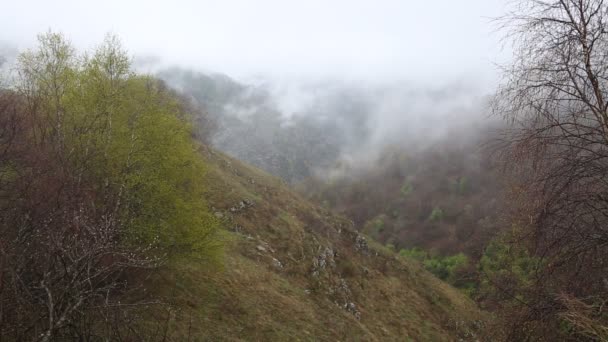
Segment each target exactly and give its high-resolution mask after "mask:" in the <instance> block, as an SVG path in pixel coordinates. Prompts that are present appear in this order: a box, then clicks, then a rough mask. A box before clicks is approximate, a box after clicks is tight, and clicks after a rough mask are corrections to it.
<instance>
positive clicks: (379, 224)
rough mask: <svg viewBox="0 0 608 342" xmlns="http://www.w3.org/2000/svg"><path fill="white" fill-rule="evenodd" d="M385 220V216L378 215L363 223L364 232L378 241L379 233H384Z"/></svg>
mask: <svg viewBox="0 0 608 342" xmlns="http://www.w3.org/2000/svg"><path fill="white" fill-rule="evenodd" d="M386 220H387V217H386V215H385V214H380V215H378V216H376V217H375V218H374V219H372V220H370V221H367V222H366V223H365V231H366V232H367V233H368V234H369V235H370V236H372V237H373V238H374V239H378V237H379V235H380V233H382V232H383V231H384V226H385V221H386Z"/></svg>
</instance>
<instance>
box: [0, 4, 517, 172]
mask: <svg viewBox="0 0 608 342" xmlns="http://www.w3.org/2000/svg"><path fill="white" fill-rule="evenodd" d="M4 7H5V9H6V10H7V13H22V12H28V20H18V19H16V17H9V18H5V20H3V21H2V22H0V30H2V32H3V35H2V36H0V46H2V47H4V48H0V55H2V56H4V57H1V58H2V59H0V64H4V67H3V69H4V70H7V69H9V67H8V65H9V64H10V61H12V60H14V57H15V55H16V51H24V50H25V49H28V48H31V47H33V46H35V40H36V34H39V33H41V32H45V31H47V30H53V31H59V32H62V33H64V34H66V36H67V37H68V38H69V39H70V40H71V42H72V43H73V44H74V45H75V46H76V47H77V48H81V49H91V48H93V47H95V46H96V44H98V42H99V41H101V40H102V39H103V36H104V35H105V34H107V33H112V34H116V35H118V36H119V37H120V39H121V40H122V42H123V45H124V46H125V47H126V48H127V49H128V51H129V53H130V54H131V56H132V57H133V61H134V64H135V66H136V68H137V69H138V70H139V71H141V72H145V73H150V74H154V75H157V76H159V77H160V78H162V79H164V80H165V81H166V82H167V83H168V84H169V85H170V86H172V87H174V88H176V89H177V90H178V91H180V92H181V93H183V94H185V95H186V96H187V97H189V98H190V99H191V100H193V101H194V102H196V104H197V106H200V107H202V108H204V110H205V111H206V113H207V114H208V115H209V116H210V117H211V118H212V119H213V121H214V122H215V126H214V127H213V128H209V127H199V129H201V130H210V129H211V130H213V132H212V134H210V141H211V143H212V144H213V145H214V146H215V147H216V148H218V149H220V150H223V151H225V152H227V153H229V154H231V155H233V156H235V157H237V158H239V159H243V160H245V161H248V162H250V163H253V164H254V165H257V166H259V167H261V168H263V169H265V170H267V171H270V172H271V173H274V174H275V175H279V176H281V177H283V178H284V179H286V180H287V181H290V182H295V181H298V180H302V179H305V178H306V177H309V176H312V175H317V176H319V175H325V176H327V175H336V174H338V173H339V172H337V171H336V170H338V169H339V168H337V166H336V165H340V167H344V165H348V166H349V168H362V167H366V166H367V165H373V164H374V163H375V160H376V159H377V158H378V157H379V156H380V155H381V154H382V151H383V150H385V149H386V148H388V147H390V146H400V148H403V149H407V150H410V151H413V150H416V151H421V150H424V149H426V148H428V147H430V146H433V144H436V143H439V142H441V143H450V144H457V143H462V142H463V141H472V140H475V137H477V136H478V135H481V134H484V130H486V129H487V127H489V125H490V122H491V120H488V114H489V113H488V109H487V106H486V98H487V96H488V95H490V94H492V92H493V89H494V86H495V84H496V82H497V77H496V74H497V73H496V67H495V65H496V64H497V63H502V62H504V61H505V60H506V59H507V58H506V56H508V55H509V51H508V49H504V48H503V46H502V45H501V44H500V42H499V37H498V36H497V35H496V33H495V27H494V26H493V24H492V19H491V18H493V17H496V16H498V15H500V13H502V12H503V10H504V5H503V2H502V1H501V0H491V1H487V0H486V1H482V0H475V1H469V2H467V3H466V4H465V3H457V2H453V1H447V0H442V1H436V2H433V3H422V2H403V1H392V0H382V1H342V0H340V1H332V2H330V3H328V2H323V1H307V2H284V1H283V2H282V1H276V0H265V1H260V2H256V3H255V4H254V3H251V2H247V1H241V0H230V1H221V2H216V1H187V0H179V1H175V2H171V3H163V2H160V1H153V2H149V1H147V2H143V1H129V2H128V3H118V2H117V1H113V0H112V1H109V2H107V3H106V4H104V6H95V7H93V6H92V5H91V4H88V3H86V2H71V1H67V0H64V1H56V2H52V3H50V2H46V1H23V2H12V3H9V4H6V5H5V6H4ZM31 9H35V10H33V11H32V10H31ZM134 18H137V20H134ZM0 68H1V66H0ZM296 164H297V165H300V166H293V165H296ZM286 165H290V166H286ZM285 168H287V169H294V170H299V171H293V170H292V171H289V172H287V171H285Z"/></svg>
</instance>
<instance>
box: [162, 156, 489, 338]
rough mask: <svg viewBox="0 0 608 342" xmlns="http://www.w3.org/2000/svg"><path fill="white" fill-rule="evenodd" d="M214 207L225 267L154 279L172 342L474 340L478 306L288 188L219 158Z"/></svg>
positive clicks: (185, 267)
mask: <svg viewBox="0 0 608 342" xmlns="http://www.w3.org/2000/svg"><path fill="white" fill-rule="evenodd" d="M202 153H203V155H204V158H205V159H206V160H207V162H208V164H209V171H208V173H207V175H206V177H207V181H208V186H209V194H208V197H209V198H208V201H209V204H210V205H211V206H213V210H214V212H215V215H216V216H217V217H218V218H220V220H221V221H222V222H223V223H224V226H225V227H226V228H227V231H228V233H227V234H226V235H227V239H226V240H227V246H226V253H225V260H224V262H223V264H224V266H223V268H222V269H221V270H215V271H209V270H208V267H206V265H204V264H202V263H199V262H189V263H187V264H183V263H180V264H177V265H173V266H170V267H168V269H166V270H164V271H163V272H162V273H161V275H160V276H159V277H158V279H155V280H154V287H155V291H158V292H160V293H161V294H162V295H163V297H164V298H165V299H166V300H167V301H169V302H172V303H174V304H175V308H176V310H175V311H172V313H171V317H174V318H175V319H174V320H172V323H170V327H171V328H174V329H169V334H170V335H169V337H170V338H171V339H173V340H180V341H181V340H209V341H219V340H248V341H251V340H253V341H271V340H272V341H274V340H283V341H287V340H315V341H352V340H356V341H391V340H399V341H450V340H459V339H464V340H474V339H475V336H477V335H478V333H479V329H480V327H481V325H483V323H482V321H481V313H480V312H479V311H478V310H477V309H476V306H475V304H474V303H473V302H472V301H470V300H469V299H468V298H467V297H465V296H464V295H462V294H461V293H460V292H458V291H457V290H455V289H453V288H451V287H450V286H448V285H447V284H445V283H443V282H441V281H440V280H438V279H436V278H434V277H433V276H432V275H431V274H430V273H428V272H426V271H425V270H423V269H422V268H421V267H420V266H418V265H416V264H415V263H413V262H411V261H408V260H404V259H402V258H401V257H398V256H397V255H396V254H394V253H392V252H390V251H388V250H386V249H384V248H383V247H380V246H378V245H376V244H374V243H372V242H370V241H369V239H366V238H365V237H363V236H362V235H359V234H358V233H356V232H355V231H354V230H353V224H352V223H351V222H349V221H348V220H346V219H344V218H342V217H339V216H335V215H334V214H331V213H330V212H329V211H327V210H325V209H322V208H320V207H317V206H314V205H313V204H311V203H310V202H308V201H306V200H304V199H303V198H302V197H300V196H299V195H297V194H296V193H294V192H292V191H291V190H289V189H288V188H287V186H285V185H284V183H283V182H282V181H280V180H279V179H278V178H274V177H272V176H269V175H267V174H265V173H264V172H262V171H260V170H258V169H255V168H253V167H250V166H247V165H244V164H243V163H241V162H238V161H236V160H234V159H231V158H229V157H227V156H225V155H223V154H221V153H219V152H216V151H214V150H210V149H206V148H205V149H203V151H202Z"/></svg>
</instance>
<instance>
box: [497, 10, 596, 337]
mask: <svg viewBox="0 0 608 342" xmlns="http://www.w3.org/2000/svg"><path fill="white" fill-rule="evenodd" d="M499 22H500V23H501V25H502V27H503V28H504V29H506V30H507V31H508V35H507V40H508V41H510V42H512V43H513V48H514V59H513V62H512V63H511V64H510V65H509V66H507V67H505V68H504V69H503V72H504V73H503V75H504V80H503V82H502V85H501V87H500V89H499V91H498V93H497V94H496V97H495V99H494V103H493V109H494V111H495V113H497V114H499V115H504V116H505V117H507V118H508V119H510V120H511V121H512V123H513V126H512V129H510V130H508V131H507V132H506V140H505V141H506V142H507V147H508V149H507V150H506V153H505V157H506V159H505V161H506V162H507V164H508V166H509V167H510V169H511V170H512V171H514V172H515V173H516V174H517V176H518V184H516V185H517V186H516V189H517V191H515V192H516V193H517V194H518V195H517V196H516V197H515V200H516V202H519V203H517V204H518V205H519V209H520V210H519V214H520V216H523V215H525V216H526V217H525V218H522V219H520V220H519V222H520V223H521V222H525V223H523V224H522V225H525V226H526V227H524V228H525V229H524V230H523V232H524V235H525V238H526V241H527V242H529V245H530V248H531V249H532V250H533V252H534V253H535V255H536V256H538V257H540V258H541V260H542V262H541V263H539V265H540V267H539V269H538V271H537V274H536V275H535V278H536V279H535V281H536V283H535V286H534V287H533V289H532V290H531V292H530V293H531V294H530V295H529V296H528V298H527V303H526V306H525V307H526V309H525V315H524V316H523V318H522V320H525V321H542V322H545V323H546V322H547V321H551V320H553V321H555V319H556V317H558V313H559V312H561V311H563V310H567V309H568V308H567V307H566V306H564V305H563V302H562V301H560V300H559V299H558V297H559V296H560V293H566V294H568V295H572V296H575V297H579V298H581V297H584V298H589V296H595V297H603V298H606V295H608V278H607V277H606V274H607V273H606V271H608V264H607V261H608V260H607V255H608V254H607V253H608V248H607V247H608V32H607V31H606V28H607V25H608V6H607V5H606V4H605V3H604V1H603V0H551V1H540V0H520V1H516V2H515V3H514V10H513V11H512V12H510V13H508V14H507V15H506V16H504V17H503V18H500V19H499ZM547 326H548V325H547ZM547 329H549V328H547Z"/></svg>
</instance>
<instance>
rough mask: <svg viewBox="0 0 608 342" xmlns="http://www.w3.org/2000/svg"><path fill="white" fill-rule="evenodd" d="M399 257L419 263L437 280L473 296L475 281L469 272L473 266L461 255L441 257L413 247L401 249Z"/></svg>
mask: <svg viewBox="0 0 608 342" xmlns="http://www.w3.org/2000/svg"><path fill="white" fill-rule="evenodd" d="M399 255H401V256H402V257H405V258H409V259H413V260H417V261H419V262H421V263H422V265H423V266H424V268H425V269H426V270H427V271H429V272H431V273H433V274H434V275H435V276H436V277H437V278H439V279H441V280H444V281H446V282H448V283H450V284H452V285H454V286H455V287H457V288H460V289H462V290H464V291H465V292H466V293H467V294H469V295H471V296H472V295H473V294H474V293H473V291H474V290H475V289H476V287H477V286H476V285H477V284H476V282H475V281H476V279H475V278H473V276H474V275H473V274H472V273H473V272H471V269H472V268H474V265H473V264H472V262H471V260H470V258H469V257H467V256H466V255H464V254H463V253H458V254H454V255H448V256H441V255H439V254H437V253H431V252H428V251H425V250H423V249H421V248H418V247H414V248H410V249H401V250H400V251H399Z"/></svg>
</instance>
